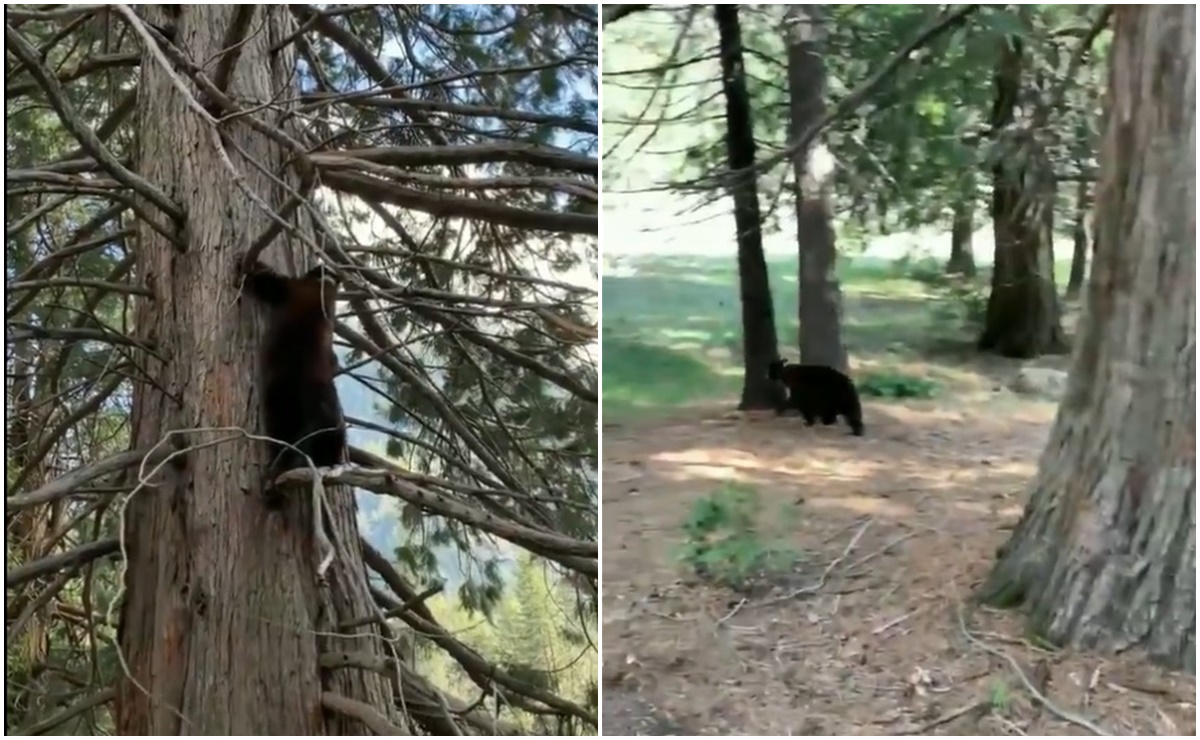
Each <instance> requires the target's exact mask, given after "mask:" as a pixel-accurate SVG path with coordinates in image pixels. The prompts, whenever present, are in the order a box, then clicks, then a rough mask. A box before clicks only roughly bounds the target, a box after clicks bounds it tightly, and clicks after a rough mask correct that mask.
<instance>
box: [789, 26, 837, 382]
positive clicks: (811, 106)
mask: <svg viewBox="0 0 1200 740" xmlns="http://www.w3.org/2000/svg"><path fill="white" fill-rule="evenodd" d="M784 27H785V29H786V33H785V38H786V40H787V48H788V59H787V62H788V94H789V97H790V99H791V133H792V136H798V135H800V134H802V133H803V132H804V131H805V130H807V129H808V128H809V127H811V126H812V125H814V124H815V123H816V122H817V121H819V120H820V119H821V117H822V116H824V115H825V61H824V60H823V59H822V58H821V46H822V44H823V41H824V38H825V25H824V14H823V12H822V9H821V6H818V5H793V6H790V7H789V8H788V9H787V14H786V15H785V17H784ZM793 167H794V169H795V174H796V182H795V190H796V227H797V228H796V237H797V240H798V241H799V248H800V273H799V286H800V308H799V318H800V360H801V362H805V363H809V364H814V365H826V366H828V367H833V368H837V369H838V370H841V371H842V372H847V370H848V368H847V365H848V362H847V359H846V348H845V346H844V345H843V344H842V291H841V287H840V286H839V284H838V279H837V242H836V235H835V234H834V231H833V213H832V209H831V206H830V196H831V189H832V187H833V183H832V182H831V178H832V176H833V171H834V168H833V155H832V154H831V153H830V152H829V150H828V148H827V147H825V146H824V145H823V144H822V143H821V142H820V139H818V140H817V141H815V142H813V143H812V144H811V145H810V146H809V147H808V148H806V149H805V150H803V151H800V152H797V153H796V158H795V161H794V163H793Z"/></svg>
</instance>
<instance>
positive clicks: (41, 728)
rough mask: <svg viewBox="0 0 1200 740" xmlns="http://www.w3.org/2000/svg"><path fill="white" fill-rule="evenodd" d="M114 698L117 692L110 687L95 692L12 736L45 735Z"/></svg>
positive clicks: (16, 731)
mask: <svg viewBox="0 0 1200 740" xmlns="http://www.w3.org/2000/svg"><path fill="white" fill-rule="evenodd" d="M116 698H117V690H116V688H114V687H111V686H110V687H109V688H107V689H102V690H100V691H97V692H96V693H94V694H92V695H91V696H86V697H84V698H83V699H80V700H79V701H77V702H75V703H74V704H72V705H71V706H69V707H66V708H64V709H60V710H59V711H57V712H55V713H54V714H52V715H50V716H49V717H46V718H44V719H39V720H38V721H36V722H34V723H32V724H28V725H25V726H24V727H21V728H19V729H17V730H15V731H13V734H14V735H16V736H18V737H20V736H24V735H44V734H47V733H49V732H50V731H51V730H53V729H54V728H56V727H60V726H62V725H64V724H66V723H67V722H70V721H71V720H73V719H75V718H76V717H78V716H79V715H81V714H83V713H84V712H86V711H88V710H90V709H95V708H96V707H100V706H104V705H105V704H107V703H109V702H110V701H112V700H114V699H116Z"/></svg>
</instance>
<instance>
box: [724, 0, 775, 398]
mask: <svg viewBox="0 0 1200 740" xmlns="http://www.w3.org/2000/svg"><path fill="white" fill-rule="evenodd" d="M714 12H715V15H716V22H717V29H718V31H719V33H720V49H721V77H722V83H723V87H724V92H725V121H726V133H725V146H726V151H727V155H728V159H729V169H730V170H732V171H733V173H734V174H732V175H731V178H732V181H731V183H730V192H731V194H732V196H733V220H734V223H735V224H736V225H737V231H738V233H737V244H738V278H739V283H740V288H741V299H742V358H743V361H744V363H745V366H746V375H745V380H744V381H743V383H742V400H741V403H740V404H738V408H739V409H742V410H746V409H763V408H773V407H774V406H775V401H776V397H777V394H778V393H779V390H778V389H777V388H776V387H775V384H774V383H772V382H771V381H770V380H768V379H767V365H768V364H770V362H771V360H773V359H775V357H776V356H777V354H778V352H779V345H778V337H777V336H776V334H775V306H774V304H773V303H772V301H771V284H770V281H769V280H768V278H767V259H766V257H765V256H764V254H763V243H762V221H761V218H760V217H759V210H758V177H757V175H756V174H755V173H754V172H753V171H752V169H751V168H753V167H754V156H755V146H754V125H753V120H752V117H751V110H750V95H749V93H748V92H747V90H746V67H745V64H744V62H743V59H742V31H741V27H740V24H739V22H738V6H736V5H718V6H716V7H715V8H714Z"/></svg>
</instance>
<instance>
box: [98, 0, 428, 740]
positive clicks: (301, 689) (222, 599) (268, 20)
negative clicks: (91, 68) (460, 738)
mask: <svg viewBox="0 0 1200 740" xmlns="http://www.w3.org/2000/svg"><path fill="white" fill-rule="evenodd" d="M144 8H145V12H146V13H147V16H148V18H149V20H150V21H151V22H156V23H159V22H162V21H165V20H166V16H165V15H164V14H165V12H166V11H165V9H164V8H165V6H161V5H157V6H144ZM176 8H177V9H178V10H179V14H178V17H177V18H176V19H175V25H176V28H177V31H176V34H175V43H176V44H178V45H180V46H181V48H182V49H183V50H184V53H185V54H186V55H187V57H188V58H190V59H193V60H214V59H218V58H220V57H221V55H222V53H223V50H224V46H225V45H226V44H225V42H224V41H223V39H224V38H226V34H227V29H228V28H229V26H230V23H231V21H233V19H234V18H235V16H238V17H243V16H239V14H238V10H239V9H238V8H237V6H232V5H195V6H183V7H182V8H181V9H179V8H178V6H176ZM251 15H252V17H251V19H250V20H249V22H250V23H251V24H252V27H251V29H250V31H249V33H247V34H245V36H246V37H245V40H244V41H243V42H242V43H241V44H239V48H240V59H239V60H238V61H237V62H236V64H235V65H234V67H233V71H232V75H231V78H230V83H229V88H228V89H229V94H230V96H231V97H232V98H234V99H237V100H252V101H261V102H263V103H264V104H265V103H266V102H267V101H273V102H272V104H273V105H275V106H284V105H286V103H285V102H284V101H286V100H288V99H289V96H287V95H282V96H281V95H280V91H281V90H288V89H291V86H292V85H294V81H295V80H296V79H297V72H296V70H295V64H294V60H293V58H292V52H291V49H292V47H291V45H286V46H285V45H283V43H282V42H283V41H284V40H285V39H286V38H288V37H289V35H290V34H292V33H293V32H294V31H295V22H294V21H293V20H292V18H291V16H290V14H289V12H288V9H287V6H283V5H260V6H257V10H256V11H255V12H254V13H252V14H251ZM273 46H278V47H279V48H277V49H275V50H272V47H273ZM137 115H138V118H139V120H138V127H137V128H138V131H139V134H140V138H139V147H140V149H139V152H138V158H137V159H138V162H139V163H140V167H139V169H140V174H141V175H142V176H143V177H145V178H146V179H147V180H149V182H150V183H151V184H153V185H155V186H156V187H158V188H160V189H161V190H162V192H164V193H167V194H168V195H169V196H170V197H171V198H173V199H174V200H175V201H176V202H179V203H181V204H183V205H184V206H185V208H186V210H187V227H186V235H187V246H186V249H180V248H177V247H175V246H173V245H172V244H171V243H169V242H168V241H167V240H165V239H164V238H163V237H162V236H160V235H159V234H158V233H157V232H155V231H154V230H153V229H150V228H148V227H147V226H146V225H145V224H144V223H142V224H139V229H138V236H139V239H138V252H137V257H138V269H139V270H140V272H141V276H142V277H143V278H144V282H145V284H146V285H147V287H149V288H150V289H151V290H152V291H153V293H154V298H153V299H144V300H141V301H140V304H139V305H138V308H137V313H136V319H135V321H136V326H137V331H138V335H139V337H140V338H141V339H142V340H144V341H146V342H148V343H151V344H152V346H153V347H154V349H153V352H148V353H145V355H144V356H143V358H142V364H141V367H142V368H144V369H145V371H146V372H147V373H149V376H150V378H152V381H141V382H136V383H135V385H134V395H133V442H132V446H133V447H134V448H138V447H149V446H152V445H156V444H160V443H161V444H169V443H170V441H168V440H166V436H167V435H168V433H169V432H172V431H178V430H188V431H187V434H186V435H185V436H184V437H183V438H182V439H181V440H178V441H183V442H185V443H186V444H188V445H201V444H206V443H207V446H196V447H193V448H192V449H190V450H189V451H188V452H187V454H186V456H185V457H184V458H182V462H183V464H182V465H172V464H166V465H163V466H162V467H161V469H160V470H158V471H157V473H155V474H154V475H153V476H152V481H151V484H150V485H147V486H145V487H143V488H142V489H141V490H140V491H138V492H136V493H135V494H133V495H132V497H131V498H130V500H129V502H128V507H127V510H126V512H125V516H124V524H125V528H124V536H123V548H124V554H125V556H126V563H127V566H126V573H125V587H124V602H123V605H122V611H121V615H120V625H119V644H120V649H121V652H122V655H123V657H124V662H125V664H126V665H127V666H128V669H127V671H128V672H127V674H126V675H125V676H124V677H123V678H122V680H120V682H119V683H120V685H119V692H118V698H117V703H116V727H117V733H118V734H121V735H179V734H188V735H285V734H286V735H292V736H303V735H323V734H351V735H361V734H367V733H368V730H367V728H366V727H365V726H364V725H363V724H361V723H360V722H358V721H351V720H346V719H344V718H343V716H342V715H334V714H328V715H327V714H326V713H325V712H324V711H323V709H322V693H323V692H332V693H335V694H341V695H343V696H346V697H349V698H351V699H355V700H357V701H359V702H362V703H365V704H368V705H370V706H372V707H373V708H374V709H375V711H377V712H379V713H380V715H381V716H383V717H386V718H390V719H391V721H392V722H397V723H402V722H403V721H404V720H403V718H401V719H399V720H397V719H396V714H397V713H396V711H395V709H394V705H393V703H392V700H391V699H392V690H391V687H390V686H389V684H388V679H386V678H385V677H383V676H380V675H377V674H373V673H366V672H359V671H348V670H343V671H338V672H329V673H322V671H321V670H320V669H319V663H318V660H319V656H320V655H321V654H322V653H327V652H331V651H337V650H342V651H346V650H354V651H362V650H364V649H366V650H368V651H371V652H374V653H377V654H379V655H380V656H382V655H383V654H384V653H385V649H384V647H383V645H382V643H381V641H380V639H379V632H378V629H377V628H376V627H374V626H367V627H361V628H358V629H355V630H339V628H338V626H337V625H338V624H340V623H343V622H347V621H350V620H353V619H359V618H362V617H364V616H367V615H372V614H376V613H377V611H376V609H375V606H374V603H373V601H372V600H371V597H370V593H369V591H368V589H367V583H366V580H365V576H364V568H363V563H362V555H361V548H360V545H359V540H358V535H357V526H356V522H355V502H354V498H353V494H352V492H351V491H349V490H348V489H346V488H344V487H332V486H331V487H329V488H327V490H326V498H327V501H328V504H329V507H330V517H329V518H330V520H331V523H330V524H329V525H328V527H327V529H329V530H330V534H329V536H330V539H332V540H333V541H334V543H335V545H336V548H337V558H336V559H335V561H334V563H333V566H332V568H331V569H330V571H329V573H328V574H327V576H326V578H327V582H328V585H319V584H318V579H317V576H316V568H317V563H318V559H319V557H320V553H318V548H317V546H316V543H315V542H314V536H313V535H314V528H313V526H312V521H313V511H312V506H311V495H310V494H309V492H308V491H307V490H304V489H300V490H295V493H294V497H291V498H289V499H288V500H287V501H286V503H285V504H284V507H283V508H282V510H279V511H270V510H268V509H267V508H266V506H265V505H264V499H263V497H262V495H261V484H262V479H263V476H264V472H265V470H266V466H267V463H268V458H269V456H270V453H269V450H268V446H267V445H266V444H265V443H264V442H261V441H257V440H250V439H247V438H245V437H244V436H241V435H238V434H236V433H234V434H230V433H229V432H228V431H227V430H230V429H244V430H247V431H250V432H257V431H258V430H261V429H262V428H263V424H262V395H261V387H260V383H259V380H258V379H259V378H260V377H261V371H260V370H261V369H260V366H259V363H260V357H261V352H260V348H261V347H262V345H263V342H264V336H265V330H266V328H267V309H266V308H264V307H263V306H261V305H259V304H257V303H256V302H255V301H254V300H253V299H251V298H249V297H247V298H244V299H240V298H239V280H238V270H237V267H238V263H239V261H240V260H241V258H242V255H243V253H244V250H245V247H246V246H247V245H248V244H250V243H251V242H252V241H253V239H254V238H255V236H256V235H258V234H261V233H263V231H264V230H265V229H266V227H267V225H268V224H269V223H270V221H269V220H268V217H267V216H266V214H264V213H263V211H262V210H261V209H260V208H259V207H258V206H256V205H254V204H253V203H252V202H251V201H250V199H249V198H248V197H247V196H246V195H245V194H244V191H243V190H242V187H246V188H251V189H253V190H254V191H255V192H257V193H258V194H259V195H261V196H262V198H263V199H264V200H265V201H266V202H267V203H270V204H272V205H274V206H276V207H278V205H279V204H281V203H282V202H284V200H285V199H286V197H287V193H286V192H285V191H284V190H283V189H282V188H281V187H279V186H278V185H277V184H276V182H275V180H274V179H273V177H272V176H271V174H265V173H285V174H282V175H279V176H281V177H282V178H283V179H284V180H286V181H288V182H290V184H291V185H292V186H293V187H295V185H296V183H297V182H298V177H296V176H295V174H294V173H293V172H292V170H291V168H290V166H289V165H290V162H291V160H292V155H291V153H289V152H286V151H284V150H283V149H282V148H281V147H280V146H279V145H277V144H276V143H274V142H272V141H271V140H269V139H267V138H266V137H264V136H262V135H260V134H258V133H255V132H253V131H252V130H251V129H250V128H249V127H248V126H245V125H239V124H238V123H237V122H236V121H234V122H232V123H230V124H226V125H222V126H221V129H222V136H223V137H224V139H225V141H226V142H228V143H226V144H225V150H226V152H228V153H229V154H228V156H229V158H230V159H229V160H224V161H223V158H222V156H221V155H219V154H218V150H217V141H218V138H217V135H216V132H215V131H214V130H213V129H212V127H211V126H210V124H208V123H206V122H205V121H204V120H202V119H201V118H200V117H199V116H198V115H197V113H196V112H195V111H194V110H193V109H192V108H191V107H189V106H188V105H186V104H185V103H184V99H183V97H182V95H181V93H180V92H179V91H178V89H177V88H176V86H175V85H174V84H173V83H172V82H171V79H170V76H169V74H168V72H167V71H165V70H164V69H163V67H162V66H161V65H160V64H159V63H158V62H157V61H156V59H155V57H154V56H152V55H150V54H145V55H144V56H143V59H142V65H141V80H140V86H139V95H138V110H137ZM283 125H284V126H285V128H287V126H288V124H283ZM293 135H295V133H294V132H293ZM234 145H237V146H238V147H241V149H242V150H243V151H244V152H246V153H247V154H248V155H249V156H252V157H254V158H255V159H256V160H257V161H258V162H259V163H260V164H261V165H262V171H260V170H259V169H258V168H256V167H254V166H253V165H251V164H249V163H248V162H246V160H245V159H243V158H242V156H241V155H239V154H237V153H235V151H234ZM228 162H233V163H234V166H235V167H238V169H239V170H240V174H241V177H242V178H243V185H239V184H237V183H236V182H235V179H234V177H233V176H232V174H231V172H230V170H229V165H228ZM264 172H265V173H264ZM147 207H149V205H148V204H147ZM296 220H297V222H301V219H296ZM303 223H307V219H304V220H303ZM300 247H301V245H300V244H298V243H293V242H292V241H291V239H290V237H280V238H279V239H277V240H276V241H275V243H274V245H273V246H271V247H268V248H267V250H266V251H265V252H264V254H263V258H264V261H267V262H270V263H274V264H275V266H276V267H279V268H281V269H284V270H286V271H287V272H290V273H292V274H296V272H297V270H298V269H299V268H300V266H301V264H300V263H303V262H311V261H312V259H313V258H312V257H302V256H301V253H300ZM284 254H286V255H287V258H288V259H287V260H286V262H290V263H291V264H290V266H289V267H284V262H285V260H284V259H283V255H284ZM289 268H290V269H289ZM203 430H209V431H203ZM216 430H226V431H216ZM222 438H224V439H225V441H223V442H220V443H219V444H212V443H213V442H215V441H217V440H220V439H222ZM152 472H153V471H152V469H150V468H147V470H145V471H144V473H145V474H146V475H147V476H150V474H151V473H152ZM336 632H342V633H344V634H358V635H359V637H357V638H349V637H348V638H344V639H343V638H338V637H331V636H330V635H333V634H334V633H336Z"/></svg>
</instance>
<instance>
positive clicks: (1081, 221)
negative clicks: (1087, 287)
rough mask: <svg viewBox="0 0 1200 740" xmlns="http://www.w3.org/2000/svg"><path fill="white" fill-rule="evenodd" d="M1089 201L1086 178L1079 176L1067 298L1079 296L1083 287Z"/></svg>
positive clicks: (1072, 230) (1085, 267) (1085, 266)
mask: <svg viewBox="0 0 1200 740" xmlns="http://www.w3.org/2000/svg"><path fill="white" fill-rule="evenodd" d="M1089 201H1090V199H1089V198H1088V183H1087V180H1085V179H1083V178H1080V180H1079V188H1078V190H1076V191H1075V223H1074V225H1073V227H1072V229H1071V236H1072V241H1073V242H1074V245H1073V249H1072V251H1071V274H1070V276H1069V277H1068V278H1067V297H1068V298H1078V297H1079V291H1080V290H1082V289H1083V276H1084V273H1085V272H1086V271H1087V253H1088V230H1087V216H1088V211H1090V210H1091V203H1090V202H1089Z"/></svg>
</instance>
